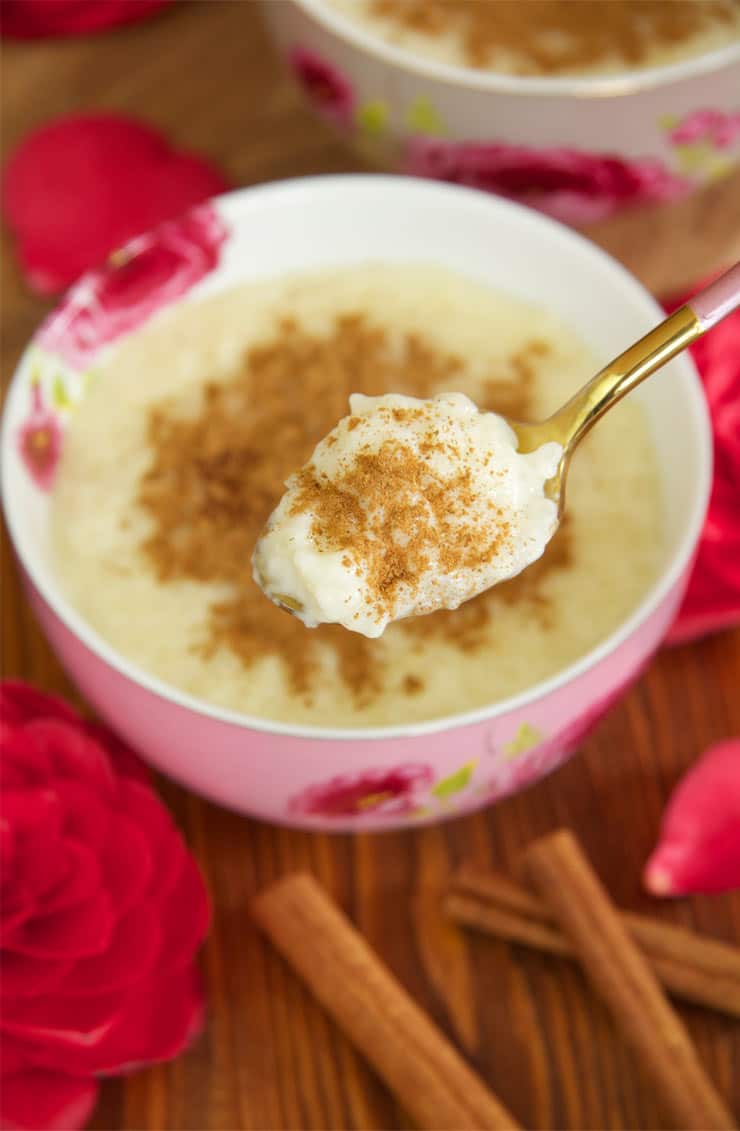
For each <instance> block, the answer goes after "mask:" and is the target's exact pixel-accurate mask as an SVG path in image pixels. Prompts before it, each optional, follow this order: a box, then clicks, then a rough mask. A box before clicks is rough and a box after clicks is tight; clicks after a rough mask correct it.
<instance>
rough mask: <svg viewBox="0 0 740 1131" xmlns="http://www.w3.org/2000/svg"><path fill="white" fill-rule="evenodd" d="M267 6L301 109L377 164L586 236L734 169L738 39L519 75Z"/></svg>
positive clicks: (738, 156) (314, 5)
mask: <svg viewBox="0 0 740 1131" xmlns="http://www.w3.org/2000/svg"><path fill="white" fill-rule="evenodd" d="M263 9H264V15H265V20H266V23H267V26H268V28H269V30H270V32H271V34H272V37H273V39H274V41H275V43H276V45H277V47H278V50H279V52H280V54H281V55H282V56H283V58H284V59H285V61H286V63H287V65H288V67H289V68H290V70H291V71H292V72H293V74H294V75H295V77H296V79H297V81H298V83H299V85H300V87H301V88H302V90H303V92H304V94H305V96H306V98H307V99H308V101H309V103H310V105H311V106H312V107H313V109H314V110H315V111H316V113H317V114H318V115H319V116H320V117H322V118H323V119H324V120H325V121H327V122H329V123H330V124H331V125H332V126H333V127H334V128H335V129H336V130H338V131H339V132H340V133H341V134H342V136H344V137H345V138H346V140H347V141H348V143H349V144H350V145H351V146H352V147H353V148H354V149H355V150H356V151H357V152H358V153H359V154H360V155H361V156H362V157H364V158H365V159H366V160H368V161H370V162H371V163H372V164H373V165H375V166H377V167H379V168H382V169H387V170H392V171H398V172H403V173H410V174H414V175H417V176H422V177H432V178H435V179H437V180H443V181H449V182H452V183H454V184H462V185H469V186H471V187H474V188H480V189H484V190H486V191H489V192H495V193H498V194H499V195H502V196H505V197H508V198H510V199H513V200H517V201H519V202H520V203H522V204H527V205H529V206H531V207H534V208H539V209H540V210H541V211H543V212H546V213H547V214H548V215H550V216H553V217H555V218H556V219H558V220H561V221H563V222H564V223H566V224H572V225H574V226H575V227H587V226H588V225H590V224H592V223H595V222H596V221H599V220H604V219H606V218H607V217H609V216H611V215H613V214H615V213H617V212H619V211H621V210H622V209H624V208H627V207H630V206H636V205H642V204H649V203H662V202H669V201H674V200H678V199H680V198H682V197H685V196H687V195H689V194H690V193H692V192H693V191H694V190H696V189H698V188H700V187H701V186H702V185H705V184H708V183H709V182H712V181H715V180H717V179H719V178H721V177H723V176H726V175H727V174H728V173H730V172H731V171H732V169H733V168H734V167H735V166H736V165H737V163H738V160H740V44H732V45H730V46H728V47H724V48H722V49H720V50H716V51H713V52H710V53H707V54H705V55H702V56H697V57H694V58H691V59H688V60H686V61H684V62H680V63H673V64H671V65H668V66H662V67H657V68H653V69H649V70H642V71H639V72H633V73H631V74H629V73H626V72H625V73H624V74H617V75H606V76H592V77H582V78H577V77H576V78H570V77H543V78H540V77H517V76H510V75H502V74H492V73H490V72H485V71H479V70H474V69H472V68H467V67H453V66H449V65H447V64H444V63H441V62H437V61H436V60H431V59H426V58H422V57H421V56H420V55H416V54H412V53H410V52H409V51H407V50H403V49H401V48H399V47H396V46H394V45H391V44H389V43H387V42H384V41H383V40H381V39H380V38H378V37H375V36H373V35H371V34H368V33H367V32H366V30H365V28H364V27H363V26H361V25H360V24H359V23H357V22H354V21H352V20H351V19H348V18H347V17H346V16H345V15H344V14H343V13H342V12H340V11H338V10H336V9H333V8H332V7H330V6H329V4H327V3H326V0H284V2H282V3H274V2H272V0H264V4H263Z"/></svg>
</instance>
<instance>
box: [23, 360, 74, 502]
mask: <svg viewBox="0 0 740 1131" xmlns="http://www.w3.org/2000/svg"><path fill="white" fill-rule="evenodd" d="M30 391H31V411H30V412H29V414H28V419H27V420H26V422H25V424H23V425H22V427H21V429H20V431H19V433H18V448H19V450H20V452H21V457H22V459H23V462H24V463H25V465H26V467H27V469H28V472H29V474H30V475H31V477H32V479H33V481H34V483H35V484H36V486H37V487H40V488H41V490H42V491H49V490H50V489H51V487H52V484H53V483H54V472H55V471H56V469H57V464H58V463H59V457H60V455H61V454H62V436H63V432H62V426H61V423H60V420H59V417H58V416H57V415H56V414H55V413H54V412H53V411H52V410H51V409H50V408H48V407H47V406H46V404H45V403H44V396H43V393H42V391H41V385H40V383H39V382H38V381H36V382H34V383H32V385H31V390H30Z"/></svg>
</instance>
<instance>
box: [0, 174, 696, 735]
mask: <svg viewBox="0 0 740 1131" xmlns="http://www.w3.org/2000/svg"><path fill="white" fill-rule="evenodd" d="M371 187H372V188H373V189H375V188H376V187H379V188H381V187H382V188H384V189H385V190H386V191H391V192H395V191H398V190H401V191H402V192H412V193H419V194H421V195H426V196H429V197H431V196H438V197H440V198H445V197H446V198H450V199H452V198H456V199H458V200H460V201H466V200H467V202H468V203H470V204H473V205H474V206H475V207H480V206H481V205H483V206H484V207H490V208H492V209H494V210H500V211H501V212H502V214H503V215H504V217H505V216H506V215H507V214H508V215H509V217H510V219H511V222H513V223H525V224H531V225H533V226H535V227H544V228H549V229H550V232H551V234H557V236H558V237H559V238H560V239H561V240H564V241H565V242H567V243H570V244H572V246H573V247H574V248H575V249H576V251H577V254H578V255H581V256H585V257H586V258H591V259H592V260H595V261H600V263H601V264H602V265H603V266H604V267H606V268H607V270H608V271H610V272H611V273H612V275H613V276H614V279H615V282H621V284H622V285H623V286H626V287H628V288H629V289H631V290H632V291H633V292H634V293H635V294H636V295H637V294H639V298H640V301H641V302H642V303H643V305H644V306H645V308H646V311H651V312H652V313H654V314H655V315H656V318H657V319H661V318H664V317H665V311H664V310H663V308H662V307H661V306H660V305H659V303H658V302H657V300H656V299H655V298H654V297H653V296H652V295H651V294H650V292H649V291H648V290H647V289H646V288H645V287H644V286H643V285H642V283H640V282H639V280H638V279H637V278H636V277H635V276H634V275H632V274H631V272H629V271H628V270H627V268H626V267H624V266H623V265H622V264H621V263H620V262H619V261H618V260H616V259H615V258H613V256H611V255H609V254H608V253H607V252H606V251H603V250H602V249H601V248H600V247H598V246H597V245H596V244H594V243H592V242H591V241H590V240H588V239H586V237H585V236H582V235H580V233H578V232H576V231H574V230H572V229H570V228H568V227H566V226H565V225H564V224H560V223H558V222H557V221H555V220H552V219H551V218H550V217H548V216H545V215H543V214H541V213H539V212H536V211H534V210H533V209H530V208H526V207H525V206H524V205H520V204H517V203H515V202H513V201H510V200H506V199H504V198H502V197H498V196H494V195H491V194H488V193H483V192H480V191H479V190H477V189H471V188H467V187H463V186H460V185H450V184H446V183H443V182H438V181H430V180H424V179H418V178H414V177H402V176H398V175H393V174H375V173H349V174H342V173H339V174H328V175H320V176H309V177H296V178H291V179H288V180H283V181H274V182H267V183H265V184H261V185H254V186H247V187H244V188H240V189H236V190H234V191H232V192H229V193H223V194H221V195H219V196H216V197H213V198H212V202H213V203H214V204H216V205H217V204H218V203H219V202H223V203H224V204H225V205H226V203H227V202H230V201H231V202H236V200H237V199H238V200H239V201H240V202H242V203H243V202H248V203H249V204H251V205H253V206H254V207H258V206H259V203H260V201H261V200H262V199H263V198H267V199H268V200H269V199H270V198H275V197H278V198H279V197H280V196H283V197H288V198H291V197H296V196H298V197H299V198H300V197H301V196H307V197H308V200H307V201H306V205H305V206H306V207H310V198H311V195H312V194H313V193H316V192H322V191H326V192H328V193H330V194H331V193H332V192H334V191H339V190H340V191H341V192H342V193H343V194H346V193H351V192H352V191H353V190H354V189H358V190H364V191H366V190H368V189H370V188H371ZM82 278H83V279H84V276H82ZM78 282H79V281H78ZM76 285H77V284H76ZM183 299H185V296H183V298H180V299H178V300H176V301H175V302H173V303H172V307H173V308H174V307H176V306H178V305H179V304H180V303H181V302H182V301H183ZM37 330H38V327H37ZM37 330H36V331H34V334H33V335H32V337H31V339H30V341H29V342H28V344H27V346H26V348H25V349H24V350H23V353H22V354H21V357H20V358H19V360H18V363H17V365H16V366H15V368H14V371H13V375H12V377H11V379H10V382H9V383H8V386H7V392H6V397H5V405H4V409H3V414H2V422H1V425H0V502H1V503H2V510H3V513H4V515H5V521H6V523H7V527H8V531H9V534H10V539H11V543H12V545H13V547H14V550H15V553H16V556H17V559H18V561H19V563H20V566H21V569H22V571H23V573H24V575H25V577H26V579H27V580H28V581H29V582H30V583H31V585H32V586H33V588H34V589H35V591H36V592H37V593H38V595H39V596H40V597H41V598H42V600H43V602H44V603H45V604H46V606H47V607H48V609H49V610H50V611H51V612H52V614H53V615H54V616H55V617H56V618H57V619H58V620H59V621H61V623H62V625H63V626H64V627H65V628H66V629H67V630H68V631H69V632H70V633H71V634H72V635H73V636H74V637H76V638H77V639H78V640H79V641H80V642H81V643H82V644H83V645H84V647H86V648H87V649H88V650H89V651H90V652H92V654H93V655H94V656H95V657H96V658H97V659H98V660H100V661H102V662H103V663H105V664H107V665H108V667H110V668H112V669H113V670H114V671H115V672H116V673H117V674H118V675H120V676H122V677H124V678H125V679H128V680H130V681H131V682H133V683H134V684H136V685H138V686H139V687H140V688H141V689H142V690H143V691H146V692H148V693H150V694H153V695H155V696H157V697H158V698H159V699H163V700H165V701H167V702H170V703H173V704H174V705H176V706H177V707H180V708H182V709H185V710H188V711H192V712H194V713H195V714H197V715H200V716H204V717H206V718H210V719H212V720H214V721H215V722H218V723H223V724H229V725H232V726H237V727H239V728H240V729H243V730H246V731H250V730H251V731H258V732H262V733H265V734H274V735H280V736H282V737H285V738H292V739H302V740H322V741H342V742H348V741H352V742H364V741H378V740H384V739H400V738H412V737H421V736H428V735H432V734H437V733H441V732H443V731H447V730H453V729H457V728H462V727H467V726H472V725H475V724H477V723H481V722H491V721H493V720H494V719H496V718H500V717H502V716H504V715H507V714H509V713H513V712H516V711H519V710H521V709H522V708H524V707H526V706H528V705H530V704H532V703H534V702H536V701H538V700H540V699H544V698H545V697H547V696H548V695H550V694H552V693H554V692H556V691H559V690H560V689H561V688H563V687H565V686H566V685H567V684H569V683H572V682H573V681H575V680H577V679H578V678H580V677H581V676H582V675H584V674H585V673H586V672H588V671H590V670H591V669H592V668H595V667H596V666H597V665H598V664H600V663H601V662H602V661H603V660H604V659H606V657H607V656H609V655H610V654H611V653H613V652H615V651H616V650H617V649H618V648H619V647H620V646H621V645H622V644H623V643H624V642H625V641H626V640H627V639H628V638H629V637H630V636H632V635H633V634H634V633H635V632H636V631H637V630H638V629H639V628H640V627H641V626H642V625H643V624H644V623H645V622H646V621H647V620H648V619H649V618H650V616H651V615H652V614H653V613H654V612H655V611H656V610H657V609H658V608H659V607H660V605H661V604H662V602H663V601H664V600H665V599H666V598H667V597H668V595H669V593H670V592H671V590H672V589H673V588H674V587H675V586H676V585H677V584H678V583H679V582H680V580H681V577H682V576H683V574H684V571H685V570H686V569H687V568H688V567H689V565H690V562H691V559H692V557H693V555H694V553H695V550H696V545H697V543H698V540H699V537H700V534H701V530H702V526H703V523H704V517H705V513H706V508H707V504H708V500H709V493H710V490H711V481H712V431H711V422H710V417H709V411H708V408H707V404H706V400H705V397H704V393H703V389H702V385H701V381H700V379H699V376H698V374H697V371H696V367H695V366H694V364H693V361H692V359H691V357H690V355H689V354H688V353H686V352H684V353H683V354H682V355H680V356H679V357H678V358H677V359H675V361H674V364H675V363H676V361H677V362H678V363H679V364H682V365H683V367H684V368H685V370H686V377H687V378H688V379H689V384H688V386H687V396H688V399H689V406H688V407H689V409H690V411H691V413H692V415H693V416H694V418H695V420H696V424H697V429H698V442H699V445H700V447H703V449H704V459H703V463H702V467H701V468H700V475H699V482H698V484H697V487H698V490H697V494H696V499H695V503H694V507H693V510H692V512H691V514H690V515H689V520H688V521H687V523H686V526H685V528H684V532H683V535H682V538H681V540H680V543H679V545H678V547H677V549H676V551H675V552H674V554H673V556H672V557H671V559H670V561H669V562H668V564H667V566H666V567H665V568H664V569H663V571H662V572H661V573H660V574H659V575H658V576H657V577H656V578H655V579H654V581H653V583H652V584H651V585H650V586H649V587H648V589H647V590H646V591H645V593H644V594H643V597H642V599H641V600H640V601H639V602H638V604H637V605H636V606H635V608H634V609H633V610H632V611H631V613H630V614H629V616H627V617H626V618H625V619H624V620H623V621H621V622H620V624H619V625H618V626H617V627H616V628H615V629H614V631H613V632H611V633H609V635H608V636H606V637H605V638H604V639H603V640H601V641H599V642H598V643H597V644H596V645H595V646H594V647H593V648H591V649H589V650H588V651H587V652H586V653H584V654H583V655H582V656H580V657H578V659H576V660H575V661H574V662H573V663H571V664H568V665H567V666H565V667H564V668H561V669H560V670H558V671H557V672H555V673H554V674H553V675H552V676H550V677H548V678H547V679H544V680H541V681H540V682H538V683H536V684H533V685H532V686H531V687H528V688H526V689H525V690H524V691H522V692H519V693H518V694H517V695H513V696H510V697H508V698H506V699H502V700H499V701H498V702H495V703H491V704H488V705H486V706H483V707H476V708H475V709H473V710H470V711H463V712H459V713H456V714H451V715H443V716H441V717H439V718H433V719H427V720H422V721H416V722H409V723H395V724H390V725H385V726H372V727H330V726H317V725H310V724H300V723H285V722H279V721H277V720H271V719H268V718H260V717H257V716H252V715H248V714H243V713H240V712H238V711H236V710H233V709H230V708H227V707H220V706H217V705H215V704H211V703H208V702H206V701H204V700H202V699H199V698H197V697H196V696H194V695H191V694H189V693H188V692H186V691H183V690H181V689H179V688H177V687H175V686H173V685H171V684H168V683H167V682H166V681H165V680H163V679H161V678H159V677H158V676H155V675H151V674H150V673H148V672H147V671H146V670H145V669H143V668H142V667H140V666H139V665H138V664H137V663H135V662H133V661H131V660H128V659H126V657H124V656H123V655H121V654H120V653H119V652H118V651H117V649H115V648H114V647H113V646H112V645H111V644H109V643H108V642H107V641H106V640H105V639H104V638H103V637H102V636H101V635H100V634H99V633H98V632H97V631H96V630H95V629H94V628H93V627H92V625H90V624H89V622H88V621H87V620H86V619H85V618H84V617H83V616H82V614H81V613H79V612H78V611H77V610H76V609H75V608H74V606H73V605H72V604H71V602H70V601H68V599H67V598H66V596H65V595H64V594H63V592H62V591H61V587H60V586H59V585H58V583H56V579H55V578H53V576H52V578H51V579H50V582H49V583H48V584H47V579H46V578H45V577H44V576H43V574H42V571H41V570H40V569H39V568H38V567H37V565H36V563H35V561H34V556H33V554H31V553H29V552H27V549H28V548H27V546H26V545H25V542H26V539H25V537H24V535H23V533H22V527H21V523H20V521H19V519H18V517H17V515H16V510H17V507H16V505H15V504H14V503H13V501H12V499H11V498H10V497H9V495H8V492H7V488H6V474H7V461H8V459H9V456H10V452H11V450H12V437H11V433H10V419H9V418H10V412H9V406H10V403H11V401H12V400H13V399H14V398H15V396H17V395H19V391H20V388H21V384H20V378H21V374H22V371H23V369H24V364H25V361H26V359H27V353H28V350H29V349H30V348H32V346H33V343H34V338H35V335H36V332H37Z"/></svg>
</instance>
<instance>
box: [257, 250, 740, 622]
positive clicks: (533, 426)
mask: <svg viewBox="0 0 740 1131" xmlns="http://www.w3.org/2000/svg"><path fill="white" fill-rule="evenodd" d="M738 306H740V263H737V264H735V266H734V267H731V268H730V270H729V271H727V272H726V273H725V274H724V275H722V276H720V278H718V279H716V280H715V281H714V282H713V283H711V284H710V285H709V286H708V287H705V288H704V289H703V290H702V291H700V292H699V293H698V294H697V295H695V296H694V297H693V298H692V300H691V302H690V303H686V304H685V305H684V306H681V307H679V308H678V310H676V311H674V313H673V314H671V315H669V317H668V318H666V319H665V320H664V321H663V322H661V323H660V324H659V325H658V326H656V327H655V328H654V329H653V330H651V331H650V332H649V333H648V334H646V335H645V336H644V337H643V338H640V340H639V341H637V342H635V343H634V345H631V346H630V347H629V348H628V349H626V350H625V351H624V353H620V354H619V356H618V357H615V358H614V360H613V361H610V362H609V364H608V365H606V366H604V368H603V369H602V370H600V372H599V373H597V374H596V375H595V376H594V377H592V378H591V380H590V381H589V382H588V383H587V384H586V385H584V386H583V387H582V388H581V389H579V390H578V392H577V393H574V395H573V396H572V397H571V398H570V400H569V401H567V402H566V404H564V405H563V406H562V408H559V409H558V410H557V412H555V413H554V414H553V415H552V416H550V417H548V419H547V420H542V421H540V422H538V423H524V422H521V421H515V420H508V419H506V418H504V419H506V423H507V424H508V425H509V427H510V428H511V429H512V431H513V432H514V433H515V435H516V437H517V440H518V445H517V447H518V450H519V451H520V452H522V453H526V452H532V451H535V450H536V449H537V448H540V447H541V446H542V445H543V444H546V443H548V442H550V441H554V442H555V443H557V444H559V445H560V446H561V448H562V455H561V457H560V462H559V464H558V468H557V471H556V472H555V474H554V475H553V476H552V477H551V478H550V479H548V480H547V481H546V482H545V484H544V493H545V495H546V496H547V498H549V499H550V500H551V501H552V502H554V503H556V504H557V508H558V512H557V518H558V522H559V521H560V519H561V517H562V514H563V510H564V507H565V481H566V477H567V474H568V468H569V466H570V461H571V458H572V456H573V452H574V451H575V449H576V447H577V446H578V444H579V443H580V441H581V440H582V439H583V437H584V436H585V435H586V433H587V432H588V431H589V429H590V428H591V427H592V425H593V424H595V423H596V421H597V420H598V419H599V418H600V417H601V416H603V415H604V413H605V412H606V411H607V410H608V409H610V408H611V407H612V406H613V405H615V404H616V403H617V401H620V400H621V399H622V397H624V396H626V394H627V393H629V392H631V391H632V389H634V388H635V387H636V386H637V385H639V384H640V383H641V382H642V381H644V380H645V378H646V377H649V376H650V375H651V374H652V373H655V371H656V370H657V369H660V368H661V367H662V366H663V365H665V364H666V363H667V362H668V361H670V360H671V358H673V357H675V356H676V354H678V353H681V351H682V350H684V349H686V347H687V346H690V345H691V344H692V343H693V342H695V341H696V340H697V339H698V338H700V337H701V336H702V335H703V334H705V333H706V331H707V330H710V329H711V328H712V326H714V325H716V324H717V323H718V322H720V321H721V320H722V319H723V318H726V317H727V315H728V314H731V313H732V311H733V310H736V309H737V308H738ZM556 528H557V525H556V527H555V529H556ZM553 532H554V531H553ZM545 552H547V551H545ZM258 580H259V581H260V584H261V587H262V588H263V589H265V586H264V585H262V579H261V578H258ZM265 591H266V592H267V590H265ZM269 596H270V598H271V600H273V601H274V602H275V603H276V604H279V605H282V606H283V607H284V608H286V609H287V610H288V611H289V612H292V613H294V614H300V613H302V612H303V605H302V604H301V602H300V601H299V600H298V599H297V598H295V597H290V596H287V595H285V594H279V593H269Z"/></svg>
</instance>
